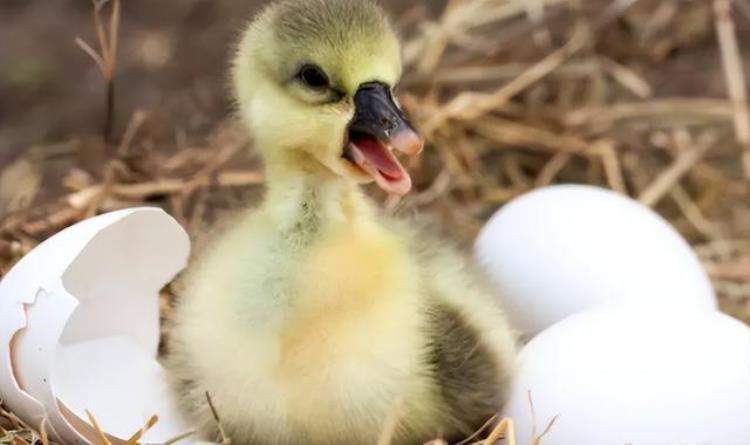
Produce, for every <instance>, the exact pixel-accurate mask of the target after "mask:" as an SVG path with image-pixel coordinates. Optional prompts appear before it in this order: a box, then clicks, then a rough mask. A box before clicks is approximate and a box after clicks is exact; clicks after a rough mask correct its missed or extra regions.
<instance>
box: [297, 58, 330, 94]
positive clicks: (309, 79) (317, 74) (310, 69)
mask: <svg viewBox="0 0 750 445" xmlns="http://www.w3.org/2000/svg"><path fill="white" fill-rule="evenodd" d="M297 77H298V78H299V79H300V81H302V83H303V84H304V85H305V86H306V87H308V88H310V89H312V90H317V91H323V90H327V89H330V88H331V82H330V80H328V76H327V75H326V73H325V71H323V69H322V68H321V67H319V66H317V65H313V64H307V65H304V66H303V67H302V68H300V70H299V73H298V74H297Z"/></svg>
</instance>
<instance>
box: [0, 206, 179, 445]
mask: <svg viewBox="0 0 750 445" xmlns="http://www.w3.org/2000/svg"><path fill="white" fill-rule="evenodd" d="M189 249H190V244H189V240H188V238H187V235H186V234H185V232H184V230H182V228H180V226H179V225H178V224H177V223H176V222H175V221H174V220H173V219H172V218H171V217H169V216H168V215H167V214H166V213H164V212H163V211H161V210H159V209H152V208H141V209H129V210H123V211H118V212H113V213H109V214H105V215H101V216H98V217H95V218H92V219H89V220H86V221H83V222H81V223H79V224H76V225H74V226H72V227H70V228H68V229H66V230H64V231H62V232H60V233H59V234H57V235H55V236H53V237H52V238H50V239H48V240H47V241H45V242H44V243H42V244H40V245H39V246H38V247H37V248H35V249H34V250H33V251H32V252H30V253H29V254H28V255H27V256H25V257H24V258H23V259H21V261H19V263H18V264H17V265H16V266H15V267H14V268H13V269H12V270H11V271H10V272H9V273H8V274H7V276H6V277H5V278H4V279H3V280H2V281H0V398H2V399H3V401H4V403H5V404H6V405H7V406H8V407H9V408H10V409H11V410H13V411H14V412H15V413H16V414H17V415H19V416H20V417H21V418H22V419H23V420H25V421H26V422H27V423H29V424H30V425H33V426H37V425H40V424H41V423H42V420H43V419H45V418H46V419H47V420H48V426H47V429H48V431H49V432H50V434H51V436H52V437H53V438H54V439H56V440H59V441H63V442H65V443H87V442H90V441H92V440H93V436H92V430H91V427H90V425H87V420H85V419H86V417H85V415H84V413H85V410H86V409H89V410H90V411H92V412H93V413H94V414H95V415H96V416H97V417H99V416H101V417H102V418H105V419H107V422H106V424H105V428H106V429H107V432H108V433H110V434H112V435H113V436H112V438H113V439H114V440H115V441H118V440H125V439H127V438H129V436H130V435H131V434H132V433H134V432H135V431H137V430H138V429H140V428H141V427H142V426H143V424H144V423H145V422H146V420H147V419H148V417H150V416H151V415H153V414H158V415H159V416H160V418H161V419H162V421H161V422H160V423H161V426H160V427H158V428H155V429H154V430H152V431H150V432H149V433H147V435H146V436H145V438H144V440H143V441H144V442H153V443H156V442H163V441H165V440H168V439H170V438H172V437H174V436H176V435H178V434H180V433H183V432H185V431H186V430H187V429H188V428H187V427H186V424H185V423H184V422H183V421H182V419H181V418H180V417H179V414H178V410H177V409H176V407H175V406H174V405H172V404H169V403H167V402H165V400H168V398H164V397H162V395H163V393H164V390H163V386H164V379H163V378H161V377H158V376H159V375H160V372H161V371H160V369H161V368H160V365H159V364H158V363H157V362H156V352H157V347H158V342H159V306H158V305H159V301H158V295H159V290H160V288H161V287H163V286H164V285H165V284H166V283H167V282H169V281H170V280H171V279H172V278H173V277H174V275H175V274H176V273H177V272H178V271H180V270H181V269H182V268H184V266H185V264H186V262H187V257H188V254H189ZM118 363H119V365H120V366H121V373H120V374H119V375H118V374H110V372H114V370H115V368H116V365H117V364H118ZM126 371H127V373H126ZM105 373H106V374H105ZM94 377H96V378H94ZM135 394H139V395H142V396H143V398H140V399H139V400H134V398H133V397H132V396H133V395H135ZM94 395H95V396H96V397H93V396H94ZM92 397H93V398H92Z"/></svg>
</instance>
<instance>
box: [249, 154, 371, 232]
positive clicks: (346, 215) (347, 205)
mask: <svg viewBox="0 0 750 445" xmlns="http://www.w3.org/2000/svg"><path fill="white" fill-rule="evenodd" d="M311 165H315V166H316V167H312V168H311V167H310V166H311ZM266 184H267V191H266V198H265V203H264V209H265V210H266V211H267V212H268V213H269V215H270V217H271V218H272V219H273V220H274V223H275V224H277V227H279V228H280V229H282V230H283V229H284V228H289V227H293V226H295V225H298V224H300V223H303V224H312V223H317V224H320V225H324V226H332V225H336V224H352V223H355V222H357V221H361V220H364V219H367V218H370V217H371V216H372V214H373V209H372V206H371V204H370V203H369V201H368V199H367V198H366V197H365V195H364V193H363V192H362V191H361V190H360V188H359V186H358V185H357V184H355V183H354V182H352V181H350V180H348V179H345V178H341V177H339V176H337V175H335V174H333V173H331V172H329V171H327V170H326V169H324V168H323V167H322V166H317V161H313V160H311V159H309V158H307V157H304V155H298V154H297V155H295V154H288V153H287V154H283V152H282V154H277V155H274V156H266Z"/></svg>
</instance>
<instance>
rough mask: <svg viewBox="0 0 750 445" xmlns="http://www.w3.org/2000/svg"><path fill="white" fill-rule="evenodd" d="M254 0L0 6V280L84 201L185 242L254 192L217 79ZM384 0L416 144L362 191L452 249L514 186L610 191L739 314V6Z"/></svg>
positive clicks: (749, 33) (749, 65)
mask: <svg viewBox="0 0 750 445" xmlns="http://www.w3.org/2000/svg"><path fill="white" fill-rule="evenodd" d="M263 3H265V2H262V1H256V0H222V1H215V0H160V1H159V2H154V1H149V0H122V3H121V7H120V8H119V12H118V11H116V10H117V9H118V8H113V2H101V1H98V2H96V3H95V4H94V5H92V3H91V2H90V1H88V0H56V1H54V2H51V1H48V0H3V1H2V2H0V276H1V275H2V274H3V273H4V272H6V271H7V270H8V269H9V268H10V267H11V265H12V264H13V263H14V262H15V261H17V260H18V258H20V257H21V256H22V255H23V254H24V253H25V252H28V250H29V249H31V248H32V247H33V246H34V245H35V244H37V243H38V242H40V241H41V240H43V239H45V238H46V237H48V236H49V235H51V234H53V233H55V232H57V231H59V230H60V229H62V228H64V227H65V226H67V225H70V224H72V223H74V222H76V221H78V220H80V219H83V218H85V217H87V216H91V215H94V214H96V213H100V212H105V211H109V210H114V209H117V208H122V207H128V206H134V205H142V204H148V205H159V206H162V207H164V208H165V209H166V210H167V211H169V212H170V213H171V214H172V215H174V216H175V217H176V218H177V219H178V220H179V221H180V222H181V223H182V224H184V225H185V227H187V228H188V230H189V231H190V233H191V234H192V235H193V236H194V238H199V237H200V234H201V233H205V231H206V228H207V227H208V226H210V224H211V223H212V221H214V220H215V219H216V218H218V217H220V216H221V215H222V214H224V213H227V212H231V211H232V210H233V209H237V208H238V207H244V206H248V205H252V204H253V203H255V202H257V200H258V199H259V197H260V196H261V193H262V181H263V173H262V167H261V166H260V164H259V162H258V159H257V157H256V156H255V155H254V152H253V149H252V143H251V141H250V140H249V138H248V136H247V135H246V133H245V132H244V130H243V129H242V127H241V126H240V125H238V124H237V123H236V122H235V120H234V119H233V117H232V106H231V100H230V99H229V95H228V88H227V75H226V72H227V66H228V60H229V58H230V55H231V48H232V45H233V42H235V40H236V39H237V34H238V32H239V30H240V29H241V27H242V25H243V23H245V21H246V20H247V19H248V18H249V17H251V16H252V14H253V12H254V11H256V10H257V9H258V8H259V7H260V6H262V4H263ZM383 4H384V5H385V6H386V7H387V9H389V10H390V11H391V12H392V14H393V17H394V22H395V23H396V24H397V26H398V28H399V29H400V30H401V32H402V36H403V41H404V58H405V65H406V75H405V78H404V80H403V82H402V85H401V86H400V89H399V97H400V100H401V102H402V104H403V105H404V106H405V108H406V109H407V110H408V111H409V113H410V114H411V116H412V117H413V118H414V120H415V121H416V122H417V123H418V125H419V127H420V128H421V129H422V131H423V132H424V134H425V135H426V137H427V139H428V141H429V144H428V147H427V150H426V152H425V153H424V155H423V156H422V157H421V158H420V159H418V160H415V161H413V162H412V163H411V165H410V169H411V171H412V172H413V174H414V179H415V186H416V187H415V190H414V192H413V193H411V194H410V195H409V196H407V197H406V198H405V199H403V200H401V201H399V202H396V201H393V200H389V199H388V198H386V197H384V196H381V195H380V194H379V193H378V191H377V190H371V192H372V194H373V196H374V197H375V198H376V199H378V200H382V201H383V203H384V205H385V206H386V207H387V208H388V209H389V210H390V211H400V212H419V213H420V214H422V215H425V216H426V217H432V218H433V219H435V220H437V221H440V222H441V225H442V226H443V229H444V230H445V231H446V233H448V234H449V235H450V236H451V237H453V238H454V239H456V240H457V241H459V242H460V243H462V244H464V245H469V243H470V242H471V241H472V240H473V238H474V237H475V236H476V234H477V232H478V230H479V229H480V228H481V226H482V224H483V223H484V222H485V221H486V219H487V218H488V217H489V216H490V215H491V214H492V212H493V211H495V210H496V209H497V208H499V207H500V206H502V205H503V204H504V203H506V202H507V201H509V200H510V199H512V198H513V197H515V196H518V195H519V194H521V193H524V192H526V191H528V190H531V189H533V188H536V187H540V186H544V185H547V184H551V183H558V182H578V183H589V184H597V185H601V186H604V187H607V188H611V189H614V190H617V191H619V192H621V193H624V194H627V195H629V196H631V197H634V198H635V199H638V200H640V201H641V202H643V203H644V204H646V205H648V206H650V207H653V208H654V209H656V210H657V211H658V212H659V213H660V214H662V215H663V216H665V217H666V218H668V219H669V220H670V221H671V222H672V223H673V224H674V226H675V227H677V229H678V230H679V231H680V232H681V233H682V234H683V235H684V236H685V237H686V238H687V239H688V240H689V241H690V242H691V243H692V244H693V246H694V247H695V249H696V251H697V253H698V254H699V256H700V258H701V259H702V261H703V263H704V265H705V266H706V268H707V269H708V271H709V273H710V274H711V276H712V278H713V280H714V284H715V286H716V289H717V291H718V292H719V294H720V302H721V305H722V308H723V309H724V310H725V311H727V312H729V313H730V314H732V315H734V316H736V317H738V318H741V319H743V320H745V321H746V322H750V187H749V186H748V185H749V184H750V182H749V181H748V179H749V178H750V118H748V104H747V92H746V79H747V73H748V72H750V39H749V38H748V37H750V1H748V0H735V1H733V2H731V1H729V0H641V1H637V0H450V1H448V0H446V1H438V0H435V1H417V0H407V1H397V0H383ZM95 17H99V19H98V23H99V27H100V28H99V29H100V30H101V34H103V37H102V39H104V40H105V41H106V42H105V43H106V46H107V48H108V50H106V51H104V52H102V50H101V48H100V43H99V40H100V38H99V37H98V33H97V31H96V29H97V20H96V19H95ZM77 38H79V40H78V42H77V41H76V39H77ZM87 51H88V52H89V53H98V55H95V56H94V57H92V55H91V54H87ZM96 57H100V58H102V59H103V60H102V61H101V63H102V64H103V66H102V67H100V66H98V65H97V62H96V61H95V60H94V59H95V58H96ZM113 61H114V63H112V62H113ZM110 69H111V72H112V75H111V76H110V75H109V71H110ZM612 254H613V255H617V252H612Z"/></svg>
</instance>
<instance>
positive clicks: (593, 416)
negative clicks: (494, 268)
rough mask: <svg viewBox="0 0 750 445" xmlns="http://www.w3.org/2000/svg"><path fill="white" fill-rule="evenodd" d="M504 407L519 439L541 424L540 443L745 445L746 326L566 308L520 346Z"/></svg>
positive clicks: (749, 412) (529, 438) (749, 375)
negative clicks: (564, 314)
mask: <svg viewBox="0 0 750 445" xmlns="http://www.w3.org/2000/svg"><path fill="white" fill-rule="evenodd" d="M532 402H533V409H532V405H531V403H532ZM503 414H504V415H505V416H509V417H511V418H513V419H514V421H515V424H516V435H517V437H518V440H519V441H518V445H525V444H529V445H530V444H532V443H535V442H534V438H535V437H538V436H539V435H540V434H541V433H542V431H544V430H545V428H547V427H548V426H549V432H548V433H547V434H546V435H545V436H544V437H543V439H542V440H541V443H542V444H543V445H571V444H597V445H609V444H611V445H624V444H637V445H669V444H674V445H678V444H680V445H682V444H717V445H719V444H720V445H746V444H750V328H748V327H747V326H746V325H744V324H742V323H741V322H739V321H737V320H735V319H733V318H731V317H729V316H727V315H724V314H721V313H719V312H698V311H696V312H692V313H683V314H681V315H680V316H674V314H672V313H670V312H668V311H665V310H656V311H653V312H645V311H642V310H637V309H635V308H622V307H617V306H604V307H601V308H596V309H592V310H590V311H586V312H584V313H581V314H576V315H573V316H571V317H569V318H567V319H565V320H563V321H561V322H559V323H557V324H555V325H554V326H552V327H551V328H549V329H547V330H545V331H544V332H542V333H541V334H539V335H538V336H537V337H535V338H534V339H532V340H531V342H529V343H528V344H527V345H526V347H525V348H524V349H523V350H522V352H521V354H520V356H519V368H518V372H517V374H516V378H515V381H514V383H513V388H512V391H511V394H510V399H509V402H508V403H507V405H506V407H505V409H504V412H503ZM553 419H554V422H552V421H553ZM550 424H551V425H550Z"/></svg>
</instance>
